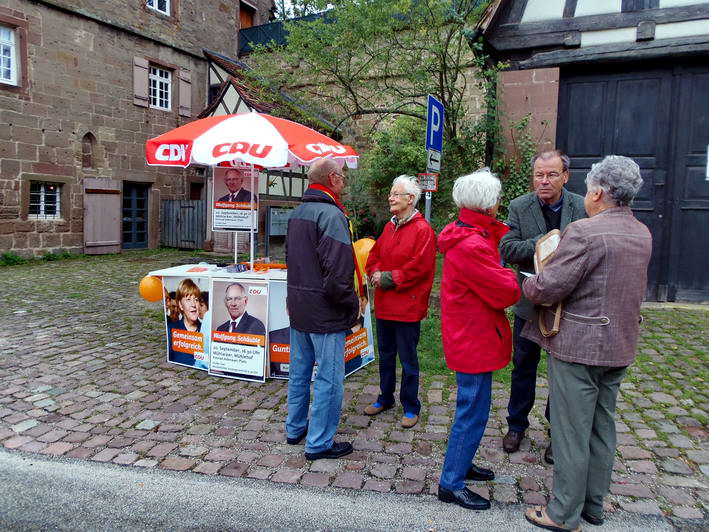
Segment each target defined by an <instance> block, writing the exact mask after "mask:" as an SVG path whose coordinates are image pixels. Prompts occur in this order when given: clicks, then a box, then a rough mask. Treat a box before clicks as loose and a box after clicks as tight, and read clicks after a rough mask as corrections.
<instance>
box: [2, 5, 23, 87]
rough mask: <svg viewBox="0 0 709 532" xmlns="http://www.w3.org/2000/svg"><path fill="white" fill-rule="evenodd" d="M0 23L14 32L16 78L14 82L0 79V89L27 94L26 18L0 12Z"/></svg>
mask: <svg viewBox="0 0 709 532" xmlns="http://www.w3.org/2000/svg"><path fill="white" fill-rule="evenodd" d="M0 25H2V26H5V27H6V28H10V29H11V30H13V31H14V34H15V62H16V63H17V66H16V76H17V79H16V81H15V83H14V84H12V83H8V82H6V81H0V90H3V91H8V92H15V93H18V94H23V95H24V94H27V90H28V88H29V79H28V78H27V60H28V59H27V58H28V56H27V32H28V30H29V24H28V23H27V21H26V20H23V19H21V18H17V17H10V16H7V15H2V14H0Z"/></svg>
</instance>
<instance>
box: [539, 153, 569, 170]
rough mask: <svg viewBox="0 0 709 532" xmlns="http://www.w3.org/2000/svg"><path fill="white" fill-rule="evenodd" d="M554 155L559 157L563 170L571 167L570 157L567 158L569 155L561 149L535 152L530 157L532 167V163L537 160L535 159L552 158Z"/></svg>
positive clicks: (544, 159) (545, 159)
mask: <svg viewBox="0 0 709 532" xmlns="http://www.w3.org/2000/svg"><path fill="white" fill-rule="evenodd" d="M554 157H558V158H559V159H561V167H562V169H563V171H564V172H566V171H567V170H568V169H569V168H570V167H571V159H569V156H568V155H566V154H565V153H564V152H563V151H561V150H545V151H542V152H539V153H537V154H536V155H534V156H533V157H532V168H534V163H536V162H537V159H541V160H542V161H547V160H549V159H553V158H554Z"/></svg>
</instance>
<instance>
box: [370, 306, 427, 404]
mask: <svg viewBox="0 0 709 532" xmlns="http://www.w3.org/2000/svg"><path fill="white" fill-rule="evenodd" d="M420 334H421V322H420V321H415V322H405V321H393V320H380V319H377V344H378V345H379V388H380V390H381V393H380V394H379V398H378V399H377V401H378V402H379V403H381V404H383V405H386V406H389V405H393V404H394V390H395V389H396V354H397V353H399V361H400V362H401V388H400V390H399V398H400V400H401V405H402V406H403V407H404V412H407V413H412V414H416V415H419V412H420V411H421V402H420V401H419V399H418V393H419V359H418V353H417V352H416V347H417V346H418V343H419V336H420Z"/></svg>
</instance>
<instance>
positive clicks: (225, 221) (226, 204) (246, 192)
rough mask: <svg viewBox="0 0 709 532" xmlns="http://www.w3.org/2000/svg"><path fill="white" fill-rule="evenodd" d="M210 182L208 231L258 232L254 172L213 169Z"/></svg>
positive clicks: (248, 169)
mask: <svg viewBox="0 0 709 532" xmlns="http://www.w3.org/2000/svg"><path fill="white" fill-rule="evenodd" d="M252 174H253V180H252V178H251V175H252ZM212 182H213V188H212V198H214V203H213V208H212V230H213V231H251V225H252V223H253V224H254V231H256V232H258V171H257V170H253V169H250V168H215V169H214V179H213V181H212ZM252 183H253V188H251V187H252Z"/></svg>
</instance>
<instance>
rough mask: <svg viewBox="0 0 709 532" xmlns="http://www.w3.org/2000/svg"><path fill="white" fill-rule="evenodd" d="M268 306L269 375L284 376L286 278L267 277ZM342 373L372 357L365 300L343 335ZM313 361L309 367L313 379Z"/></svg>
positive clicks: (287, 357) (287, 325) (287, 348)
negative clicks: (268, 281)
mask: <svg viewBox="0 0 709 532" xmlns="http://www.w3.org/2000/svg"><path fill="white" fill-rule="evenodd" d="M270 291H271V301H270V306H269V315H268V319H269V328H270V329H271V330H270V331H269V333H268V346H269V370H270V374H269V376H270V377H272V378H274V379H287V378H288V370H289V364H290V321H289V319H288V310H287V308H286V282H285V281H271V284H270ZM344 357H345V376H347V375H351V374H352V373H354V372H355V371H357V370H358V369H361V368H363V367H364V366H366V365H367V364H369V363H371V362H373V361H374V338H373V336H372V313H371V307H370V304H369V300H367V305H366V306H365V308H364V313H363V314H362V315H361V316H360V317H359V319H358V320H357V323H355V324H354V326H353V327H352V329H350V330H349V331H348V333H347V336H346V337H345V353H344ZM316 374H317V365H316V366H315V368H314V370H313V379H314V378H315V375H316Z"/></svg>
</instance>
